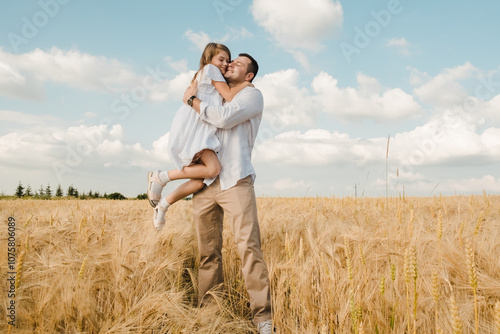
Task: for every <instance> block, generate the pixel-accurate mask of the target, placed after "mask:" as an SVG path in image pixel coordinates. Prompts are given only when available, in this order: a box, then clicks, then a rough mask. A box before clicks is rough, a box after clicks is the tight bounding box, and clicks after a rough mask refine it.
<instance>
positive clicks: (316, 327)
mask: <svg viewBox="0 0 500 334" xmlns="http://www.w3.org/2000/svg"><path fill="white" fill-rule="evenodd" d="M191 206H192V203H191V202H190V201H180V202H178V203H176V204H175V205H173V206H172V207H171V209H170V210H169V213H168V216H167V224H166V227H165V228H164V229H163V231H162V232H161V233H157V232H156V231H155V230H154V229H153V227H152V223H151V218H152V209H151V207H150V206H149V205H148V203H147V201H145V200H141V201H139V200H127V201H113V200H64V199H63V200H48V201H44V200H26V199H25V200H0V216H1V218H2V221H3V222H4V223H3V224H2V226H1V228H0V229H1V232H0V233H1V234H0V238H1V239H0V265H1V274H0V280H1V286H2V294H1V295H0V300H1V305H2V307H1V309H0V317H1V320H0V330H1V331H2V332H3V333H8V332H11V333H53V332H64V333H254V332H255V328H254V327H253V325H252V323H251V319H250V310H249V307H248V305H249V304H248V295H247V293H246V290H245V287H244V282H243V279H242V276H241V271H240V263H239V260H238V257H237V255H236V249H235V246H234V242H233V239H232V232H231V230H230V228H229V226H228V225H226V226H225V231H224V250H223V256H224V266H225V267H224V277H225V287H224V289H223V290H222V292H217V293H214V296H215V299H216V301H217V303H215V304H214V305H212V306H210V307H204V308H198V307H196V280H197V266H198V263H197V246H196V238H195V235H194V230H193V225H192V215H191ZM258 212H259V220H260V224H261V234H262V247H263V252H264V256H265V258H266V261H267V264H268V268H269V272H270V280H271V289H272V302H273V312H274V314H273V317H274V324H275V326H276V329H277V332H278V333H500V219H499V218H500V196H492V195H486V194H485V195H483V196H458V195H457V196H453V197H428V198H406V197H392V198H357V199H356V198H335V197H333V198H332V197H330V198H327V197H318V198H274V197H272V198H267V197H264V198H258ZM11 216H12V217H14V218H15V220H16V235H15V237H16V243H17V255H16V272H17V276H16V282H15V285H16V299H15V301H16V322H15V327H10V326H9V325H8V324H7V321H8V318H7V311H6V310H7V307H8V303H9V298H8V296H7V292H6V291H7V290H8V281H7V278H8V277H7V272H8V267H7V258H8V255H7V248H8V244H7V241H8V238H7V236H8V230H7V221H8V217H11ZM6 319H7V320H6Z"/></svg>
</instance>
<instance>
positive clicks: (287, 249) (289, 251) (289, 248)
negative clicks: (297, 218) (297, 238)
mask: <svg viewBox="0 0 500 334" xmlns="http://www.w3.org/2000/svg"><path fill="white" fill-rule="evenodd" d="M285 252H286V253H287V255H288V258H289V259H291V258H292V245H291V242H290V238H289V237H288V231H287V232H286V233H285Z"/></svg>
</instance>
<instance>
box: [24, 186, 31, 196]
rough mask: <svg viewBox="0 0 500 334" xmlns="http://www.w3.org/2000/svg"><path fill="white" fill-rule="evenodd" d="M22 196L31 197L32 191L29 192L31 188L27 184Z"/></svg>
mask: <svg viewBox="0 0 500 334" xmlns="http://www.w3.org/2000/svg"><path fill="white" fill-rule="evenodd" d="M24 196H33V190H31V186H30V185H29V184H28V186H27V187H26V192H25V193H24Z"/></svg>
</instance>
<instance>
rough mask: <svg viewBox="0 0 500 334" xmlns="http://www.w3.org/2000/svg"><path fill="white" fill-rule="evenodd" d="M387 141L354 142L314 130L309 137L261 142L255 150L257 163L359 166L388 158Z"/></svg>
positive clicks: (295, 134)
mask: <svg viewBox="0 0 500 334" xmlns="http://www.w3.org/2000/svg"><path fill="white" fill-rule="evenodd" d="M385 140H386V139H385V138H373V139H360V138H350V137H349V135H347V134H345V133H338V132H329V131H327V130H323V129H312V130H308V131H306V132H305V133H301V132H299V131H290V132H284V133H281V134H278V135H276V136H275V137H273V138H271V139H269V140H266V141H263V142H259V143H258V144H257V145H256V147H255V150H254V158H255V161H258V162H274V163H283V164H285V165H287V164H290V165H298V166H326V165H344V164H355V165H357V166H362V165H364V164H366V163H367V162H369V161H375V160H381V159H382V157H385V143H384V142H385Z"/></svg>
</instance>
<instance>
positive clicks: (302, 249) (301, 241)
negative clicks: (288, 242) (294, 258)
mask: <svg viewBox="0 0 500 334" xmlns="http://www.w3.org/2000/svg"><path fill="white" fill-rule="evenodd" d="M303 259H304V241H303V240H302V237H300V241H299V261H302V260H303Z"/></svg>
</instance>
